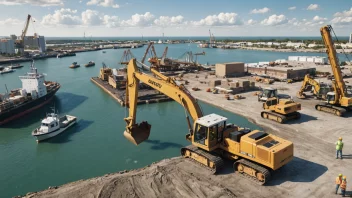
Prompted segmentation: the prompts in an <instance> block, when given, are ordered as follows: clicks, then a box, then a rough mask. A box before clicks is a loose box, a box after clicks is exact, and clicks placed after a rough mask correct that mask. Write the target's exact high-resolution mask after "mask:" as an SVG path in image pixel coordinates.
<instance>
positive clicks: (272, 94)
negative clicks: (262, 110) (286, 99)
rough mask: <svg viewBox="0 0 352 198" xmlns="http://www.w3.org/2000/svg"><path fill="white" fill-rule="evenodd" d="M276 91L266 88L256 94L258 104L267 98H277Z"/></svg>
mask: <svg viewBox="0 0 352 198" xmlns="http://www.w3.org/2000/svg"><path fill="white" fill-rule="evenodd" d="M277 97H278V96H277V89H274V88H271V87H267V88H264V89H262V91H261V92H260V93H259V94H258V102H266V101H267V100H268V99H269V98H277Z"/></svg>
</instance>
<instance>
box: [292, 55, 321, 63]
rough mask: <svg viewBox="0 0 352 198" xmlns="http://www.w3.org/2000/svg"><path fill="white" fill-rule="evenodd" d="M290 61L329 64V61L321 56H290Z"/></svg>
mask: <svg viewBox="0 0 352 198" xmlns="http://www.w3.org/2000/svg"><path fill="white" fill-rule="evenodd" d="M288 60H289V61H299V62H310V63H318V64H327V63H328V59H327V58H326V57H321V56H289V57H288Z"/></svg>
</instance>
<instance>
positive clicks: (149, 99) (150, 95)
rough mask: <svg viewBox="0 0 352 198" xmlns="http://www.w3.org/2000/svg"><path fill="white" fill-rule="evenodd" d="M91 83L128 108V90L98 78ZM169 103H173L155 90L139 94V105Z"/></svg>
mask: <svg viewBox="0 0 352 198" xmlns="http://www.w3.org/2000/svg"><path fill="white" fill-rule="evenodd" d="M91 81H92V82H93V83H95V84H96V85H97V86H98V87H100V88H102V89H103V90H104V91H105V92H106V93H108V94H109V95H110V96H111V97H112V98H114V99H115V100H116V101H117V102H118V103H120V105H121V106H126V99H125V92H126V90H120V89H115V88H113V87H112V86H110V85H109V83H108V82H105V81H102V80H101V79H100V78H98V77H92V78H91ZM167 101H172V99H171V98H169V97H167V96H165V95H164V94H160V93H159V92H158V91H156V90H153V89H140V90H139V92H138V101H137V105H141V104H150V103H158V102H167Z"/></svg>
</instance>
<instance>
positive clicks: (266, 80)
mask: <svg viewBox="0 0 352 198" xmlns="http://www.w3.org/2000/svg"><path fill="white" fill-rule="evenodd" d="M255 81H257V82H261V83H265V84H273V83H274V82H275V80H274V79H271V78H266V77H262V76H256V77H255Z"/></svg>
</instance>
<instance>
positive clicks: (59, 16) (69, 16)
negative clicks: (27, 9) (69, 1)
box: [41, 8, 81, 25]
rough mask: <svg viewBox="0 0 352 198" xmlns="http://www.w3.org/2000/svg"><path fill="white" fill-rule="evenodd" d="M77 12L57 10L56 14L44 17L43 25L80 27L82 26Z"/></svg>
mask: <svg viewBox="0 0 352 198" xmlns="http://www.w3.org/2000/svg"><path fill="white" fill-rule="evenodd" d="M76 13H77V10H71V9H69V8H68V9H64V8H61V9H60V10H55V12H54V14H48V15H45V16H43V19H42V22H41V23H42V24H43V25H58V24H62V25H78V24H81V19H80V17H79V16H76V15H75V14H76Z"/></svg>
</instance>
